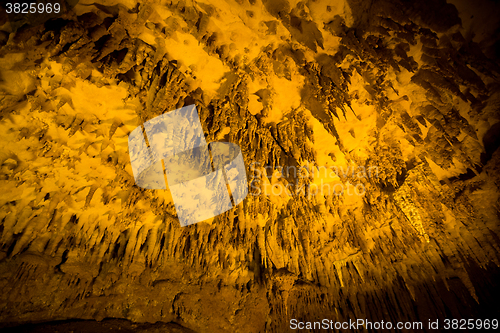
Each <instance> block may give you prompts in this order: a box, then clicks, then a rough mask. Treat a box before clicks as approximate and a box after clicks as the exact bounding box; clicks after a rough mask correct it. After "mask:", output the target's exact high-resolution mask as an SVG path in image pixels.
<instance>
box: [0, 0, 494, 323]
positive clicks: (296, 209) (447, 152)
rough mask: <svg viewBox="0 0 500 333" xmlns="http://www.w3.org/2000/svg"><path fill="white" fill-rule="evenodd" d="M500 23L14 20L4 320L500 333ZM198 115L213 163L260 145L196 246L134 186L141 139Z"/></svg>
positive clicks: (440, 5)
mask: <svg viewBox="0 0 500 333" xmlns="http://www.w3.org/2000/svg"><path fill="white" fill-rule="evenodd" d="M488 6H490V7H488ZM491 6H497V5H495V4H490V3H488V1H486V2H480V3H479V4H478V5H477V6H476V7H474V8H471V7H473V6H472V5H470V4H469V3H468V2H467V1H453V2H451V3H447V2H445V1H443V0H439V1H430V0H429V1H427V0H426V1H418V2H411V1H404V0H373V1H358V0H348V1H337V2H330V1H322V0H316V1H312V0H310V1H287V0H280V1H270V0H267V1H266V0H262V1H261V0H248V1H247V0H238V1H233V0H227V1H223V0H203V1H179V2H176V1H144V2H140V3H138V2H137V1H132V0H128V1H125V0H123V1H118V0H114V1H105V0H100V1H79V2H78V3H77V4H76V5H74V7H73V8H72V9H71V10H69V9H68V10H67V11H65V12H64V13H62V14H61V15H60V16H58V17H54V18H51V19H49V20H47V21H45V23H43V25H39V24H25V25H24V26H19V27H17V26H16V25H15V24H14V23H13V21H12V19H10V18H9V17H5V16H4V17H3V18H2V21H1V22H0V23H3V26H2V33H1V36H0V41H1V45H2V46H1V48H0V56H1V58H0V74H1V82H0V91H1V95H0V98H1V105H0V107H1V111H0V117H1V118H0V141H1V143H2V145H1V148H0V164H1V173H0V177H1V180H0V182H1V189H2V191H1V194H0V221H1V223H0V287H1V289H2V293H1V295H0V322H2V323H10V324H12V323H28V322H42V321H48V320H64V319H76V318H78V319H93V320H103V319H105V318H123V319H128V320H130V321H133V322H136V323H145V322H148V323H154V322H157V321H161V322H176V323H178V324H180V325H182V326H183V327H185V328H188V329H192V330H194V331H196V332H226V331H227V332H233V331H235V329H236V328H237V330H238V331H240V332H262V331H269V332H283V331H286V330H287V329H288V328H289V320H290V319H291V318H297V319H299V320H309V321H313V320H318V319H322V318H329V319H332V320H336V321H343V320H348V319H349V318H352V319H355V318H370V319H372V320H382V319H383V320H386V321H394V322H395V321H398V320H399V321H402V320H411V321H414V320H420V321H424V322H427V320H428V319H436V318H466V319H467V318H471V317H473V318H476V317H485V318H492V317H494V316H496V317H497V318H498V315H499V313H500V311H499V307H498V305H496V299H497V298H498V296H499V292H498V282H497V281H496V280H497V278H498V276H499V275H498V274H499V270H498V266H499V259H500V258H499V255H498V253H499V249H500V243H499V235H500V234H499V231H500V230H499V208H500V201H499V191H498V187H499V186H500V178H499V175H500V173H499V172H498V171H499V170H498V169H499V160H500V152H499V151H498V150H497V148H498V146H499V140H498V125H496V124H498V123H499V118H500V113H499V112H498V108H499V105H500V102H499V101H500V99H499V97H500V95H499V88H498V87H499V81H498V76H499V74H500V70H499V69H500V68H499V66H498V63H497V61H496V59H497V58H496V56H497V55H498V40H497V36H498V35H497V34H496V33H495V32H497V31H498V22H497V21H496V18H494V17H492V15H493V14H491V13H492V12H493V13H494V10H493V9H494V8H495V7H491ZM485 8H487V9H489V10H485ZM491 8H493V9H491ZM488 13H489V14H488ZM474 15H475V16H476V19H474V18H473V16H474ZM470 16H472V17H470ZM478 20H481V21H478ZM481 22H483V25H481ZM484 22H488V23H490V24H488V25H487V26H486V27H485V25H486V24H484ZM493 23H494V24H493ZM495 24H496V25H495ZM190 104H195V105H196V106H197V108H198V111H199V113H200V118H201V123H202V126H203V129H204V132H205V135H206V139H207V142H211V141H219V140H223V141H230V142H234V143H237V144H238V145H239V146H240V147H241V149H242V152H243V156H244V160H245V162H246V164H247V176H248V180H249V183H250V185H251V186H250V194H249V195H248V196H247V198H246V199H245V201H244V202H243V203H241V204H240V205H238V206H237V207H236V208H234V209H233V210H231V211H229V212H227V213H224V214H222V215H220V216H217V217H215V218H213V219H211V220H209V221H205V222H201V223H197V224H195V225H192V226H189V227H181V226H180V225H179V221H178V219H177V218H176V212H175V207H174V204H173V201H172V198H171V197H170V194H169V191H164V190H146V189H142V188H139V187H137V186H136V185H135V183H134V178H133V174H132V169H131V167H130V160H129V155H128V146H127V143H128V141H127V140H128V134H129V133H130V131H132V130H133V129H134V128H136V127H137V126H140V125H141V124H143V123H144V122H145V121H147V120H149V119H152V118H154V117H156V116H158V115H161V114H163V113H165V112H168V111H171V110H174V109H177V108H180V107H182V106H185V105H190ZM495 125H496V126H495ZM266 166H269V167H268V168H267V169H266V168H265V167H266ZM325 166H329V167H332V166H333V167H337V170H343V171H342V172H338V174H335V175H333V176H332V175H327V176H326V175H325V176H324V177H321V170H322V169H321V167H325ZM289 167H294V168H295V169H300V170H306V168H307V170H308V171H309V172H308V173H307V172H306V174H305V176H304V175H302V174H300V175H282V177H280V171H279V170H282V169H283V168H289ZM315 167H317V168H319V169H315ZM368 167H373V170H376V171H374V172H373V173H371V174H367V173H363V172H358V171H359V170H362V169H363V168H368ZM314 170H318V171H317V172H314ZM345 170H351V171H353V170H356V172H351V171H348V172H344V171H345ZM322 181H323V182H322ZM325 183H331V184H340V186H341V187H342V188H343V189H345V191H344V192H343V193H342V194H339V193H336V192H332V191H323V190H321V187H318V186H321V185H322V184H325ZM287 185H290V187H287ZM356 185H359V187H358V188H356V187H355V186H356ZM284 188H291V189H293V191H291V193H289V195H287V194H286V192H284V191H283V189H284ZM360 188H363V189H364V191H363V192H362V193H361V192H359V195H358V194H356V192H355V190H356V189H360ZM273 190H275V192H273ZM349 191H350V192H349ZM353 191H354V192H353ZM275 193H278V194H275ZM349 193H350V194H349ZM352 193H355V194H354V195H353V194H352Z"/></svg>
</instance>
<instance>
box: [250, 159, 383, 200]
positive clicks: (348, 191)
mask: <svg viewBox="0 0 500 333" xmlns="http://www.w3.org/2000/svg"><path fill="white" fill-rule="evenodd" d="M250 171H251V180H250V188H251V189H252V190H251V191H250V194H251V195H253V196H260V195H261V194H263V193H264V194H266V195H273V196H289V197H291V196H300V195H302V196H306V197H308V198H311V197H313V196H316V195H323V196H326V195H336V196H343V195H347V196H353V195H356V196H362V195H364V194H365V193H366V186H365V184H366V182H367V180H369V179H373V178H378V177H379V173H378V171H379V170H378V167H377V166H314V167H310V166H307V165H302V166H285V167H283V166H277V167H273V166H270V165H261V163H259V162H253V163H252V164H250ZM269 173H270V174H271V175H270V176H268V174H269ZM266 178H267V180H266ZM273 179H274V181H273V184H271V180H273ZM285 180H286V181H285Z"/></svg>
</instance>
